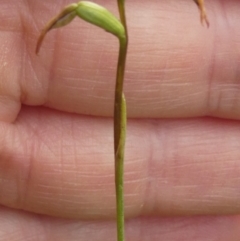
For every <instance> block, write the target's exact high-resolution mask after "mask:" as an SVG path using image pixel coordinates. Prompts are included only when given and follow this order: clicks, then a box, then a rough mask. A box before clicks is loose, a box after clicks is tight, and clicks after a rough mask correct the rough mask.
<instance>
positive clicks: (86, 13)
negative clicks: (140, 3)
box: [36, 1, 125, 53]
mask: <svg viewBox="0 0 240 241" xmlns="http://www.w3.org/2000/svg"><path fill="white" fill-rule="evenodd" d="M76 16H79V17H80V18H82V19H83V20H85V21H87V22H89V23H92V24H94V25H96V26H98V27H100V28H102V29H104V30H106V31H107V32H109V33H112V34H113V35H115V36H117V37H118V38H119V39H120V40H121V39H124V38H125V30H124V27H123V25H122V24H121V22H120V21H119V20H118V19H117V18H116V17H115V16H114V15H113V14H112V13H110V12H109V11H108V10H107V9H106V8H103V7H102V6H100V5H97V4H95V3H93V2H88V1H80V2H79V3H73V4H70V5H68V6H66V7H65V8H64V9H63V10H62V11H61V12H60V13H59V14H58V15H57V16H55V17H54V18H53V19H52V20H50V21H49V23H48V24H47V25H46V26H45V27H44V29H43V30H42V33H41V35H40V37H39V39H38V42H37V47H36V53H38V52H39V50H40V47H41V44H42V42H43V39H44V37H45V35H46V34H47V32H48V31H50V30H51V29H53V28H59V27H63V26H65V25H67V24H68V23H70V22H71V21H72V20H73V19H74V18H75V17H76Z"/></svg>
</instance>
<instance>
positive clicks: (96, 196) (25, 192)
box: [0, 107, 240, 219]
mask: <svg viewBox="0 0 240 241" xmlns="http://www.w3.org/2000/svg"><path fill="white" fill-rule="evenodd" d="M239 130H240V128H239V123H238V122H236V121H235V122H234V121H227V120H214V119H207V118H203V119H190V120H172V121H169V120H168V121H167V120H162V121H161V120H142V121H140V120H131V121H129V122H128V136H127V143H126V144H127V145H126V162H125V170H124V172H125V205H126V209H125V212H126V216H127V217H134V216H138V215H147V216H150V215H204V214H208V215H209V214H237V213H239V212H240V202H239V185H240V182H239V180H240V179H239V175H240V168H239V159H240V150H239V146H240V142H239V140H240V132H239ZM1 132H2V137H1V143H0V144H1V145H0V146H1V150H0V159H1V162H0V180H2V181H1V183H0V193H1V195H0V203H1V204H2V205H5V206H8V207H13V208H18V209H23V210H27V211H31V212H36V213H42V214H47V215H53V216H58V217H69V218H73V217H74V218H85V219H89V218H113V217H114V216H115V191H114V162H113V156H114V155H113V141H112V139H113V131H112V120H111V119H106V118H103V119H101V118H91V117H81V118H80V117H78V116H74V115H66V114H63V113H58V112H55V113H54V112H52V111H50V110H47V109H37V108H26V107H25V108H24V110H23V111H22V112H21V115H20V116H19V119H18V121H17V122H16V124H14V125H10V124H1Z"/></svg>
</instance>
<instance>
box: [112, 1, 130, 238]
mask: <svg viewBox="0 0 240 241" xmlns="http://www.w3.org/2000/svg"><path fill="white" fill-rule="evenodd" d="M124 4H125V1H124V0H118V9H119V15H120V19H121V22H122V24H123V26H124V29H125V38H123V39H120V47H119V57H118V67H117V78H116V88H115V104H114V153H115V190H116V206H117V210H116V211H117V213H116V215H117V240H118V241H124V240H125V224H124V219H125V218H124V150H125V138H126V122H127V112H126V101H125V97H124V93H123V82H124V73H125V64H126V56H127V47H128V33H127V24H126V16H125V5H124Z"/></svg>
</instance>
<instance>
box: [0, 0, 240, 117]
mask: <svg viewBox="0 0 240 241" xmlns="http://www.w3.org/2000/svg"><path fill="white" fill-rule="evenodd" d="M11 1H13V0H11ZM8 2H9V1H8ZM8 2H7V3H5V4H6V5H7V4H8ZM14 2H15V1H14ZM28 3H29V5H28V7H27V6H26V5H24V4H22V3H21V5H20V4H19V6H17V7H18V8H20V10H21V11H15V12H16V15H14V16H13V18H11V19H10V18H8V19H9V20H6V19H7V18H6V16H7V13H5V16H4V20H5V21H4V24H3V27H2V30H4V32H2V36H3V40H1V41H2V42H0V43H1V45H2V46H4V48H5V49H7V50H8V51H7V52H6V53H5V55H3V56H4V57H3V58H2V59H3V60H2V61H4V62H3V63H4V64H5V65H6V66H5V68H4V72H3V70H1V71H2V72H3V73H2V74H1V76H2V78H1V81H2V82H3V83H4V84H5V86H6V87H5V88H6V89H5V90H4V93H5V95H6V96H7V98H5V100H6V103H5V102H4V103H5V104H4V103H2V106H0V107H1V108H0V109H1V110H2V114H1V118H2V120H5V121H11V120H13V119H14V117H16V115H17V113H18V111H19V104H20V103H24V104H27V105H45V106H48V107H51V108H54V109H58V110H63V111H68V112H74V113H81V114H91V115H99V116H112V113H113V111H112V109H113V97H114V86H115V72H116V65H117V54H118V53H117V52H118V42H117V39H115V38H114V37H113V36H111V35H109V34H108V33H105V32H103V31H102V30H100V29H97V28H96V27H94V26H91V25H89V24H87V23H84V22H83V21H80V20H79V21H77V20H76V21H74V22H73V23H72V24H71V25H69V26H68V27H66V28H65V29H62V30H56V31H53V32H51V33H49V35H48V36H47V37H46V40H45V42H44V43H43V46H42V49H41V52H40V56H35V53H34V49H35V47H36V41H37V37H38V35H39V33H40V29H42V28H43V26H44V23H46V22H47V21H48V20H49V19H50V18H51V17H52V16H53V15H55V14H56V13H57V12H58V11H59V10H60V9H61V8H62V7H63V6H59V5H58V3H56V2H49V1H47V4H46V3H45V4H44V3H43V1H30V2H28ZM99 3H100V4H101V3H102V4H104V6H106V7H107V8H110V9H114V11H115V13H116V6H115V4H114V3H112V2H111V1H107V2H106V1H99ZM206 4H207V6H206V7H207V8H208V16H209V21H210V22H211V28H210V29H206V28H204V27H202V26H201V25H200V24H199V16H198V14H199V13H198V10H197V8H196V6H194V4H193V2H192V1H189V0H186V1H176V2H175V3H174V4H171V5H170V4H169V2H162V1H153V2H151V4H149V3H148V2H147V1H143V2H142V3H141V4H139V1H134V2H132V3H127V9H128V10H127V16H128V23H129V34H130V43H129V54H128V60H127V71H126V81H125V93H126V98H127V102H128V113H129V117H154V118H155V117H168V118H171V117H195V116H205V115H208V116H218V117H223V118H233V119H239V117H240V114H239V113H240V95H239V78H240V77H239V71H238V69H239V55H240V52H239V51H238V50H239V43H240V41H239V40H240V39H239V38H240V37H239V35H238V34H237V33H238V28H239V24H238V22H239V19H240V17H239V13H238V11H237V10H236V9H238V7H237V6H238V5H239V4H240V2H239V1H237V0H235V1H234V0H232V1H227V2H224V6H222V5H220V4H219V2H218V1H211V0H209V1H207V3H206ZM136 6H137V7H136ZM233 6H234V7H233ZM16 10H18V9H16ZM1 11H3V10H1ZM223 11H224V14H223ZM214 16H216V17H214ZM19 19H22V21H21V23H22V24H19ZM7 29H10V30H11V31H8V32H7V33H6V31H7ZM23 36H24V38H23ZM12 56H13V57H12ZM9 79H10V80H11V81H9ZM12 85H14V86H12ZM11 101H12V102H13V101H15V102H13V103H15V104H14V108H12V109H11V112H10V110H9V108H8V106H9V103H12V102H11ZM10 113H11V114H10ZM12 113H13V114H12Z"/></svg>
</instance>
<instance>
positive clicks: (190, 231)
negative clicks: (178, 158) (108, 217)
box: [0, 208, 240, 241]
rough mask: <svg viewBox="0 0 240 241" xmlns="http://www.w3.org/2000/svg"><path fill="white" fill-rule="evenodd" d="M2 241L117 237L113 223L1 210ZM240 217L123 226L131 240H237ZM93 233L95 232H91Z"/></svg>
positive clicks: (136, 222) (157, 220)
mask: <svg viewBox="0 0 240 241" xmlns="http://www.w3.org/2000/svg"><path fill="white" fill-rule="evenodd" d="M0 210H1V217H0V230H1V237H0V240H1V241H8V240H9V238H10V237H11V240H18V241H23V240H24V241H25V240H28V239H29V240H32V241H35V240H39V238H40V237H41V238H42V239H43V240H44V241H52V240H59V241H63V240H69V241H75V240H79V241H82V240H93V241H94V240H98V241H103V240H104V241H108V240H112V237H114V236H116V230H115V224H114V221H102V222H97V221H85V222H83V221H80V220H63V219H56V218H49V217H44V216H36V215H35V216H34V215H32V214H29V213H24V212H13V211H11V210H8V209H4V208H1V209H0ZM239 222H240V218H239V216H225V217H224V216H223V217H222V216H220V217H191V218H138V219H134V220H131V221H128V222H127V224H126V239H127V240H128V239H130V240H132V241H139V240H141V241H145V240H146V241H148V240H152V241H157V240H165V241H176V240H185V241H191V240H196V241H208V240H218V241H226V240H228V241H238V237H239V236H240V230H239ZM93 231H94V232H93Z"/></svg>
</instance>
